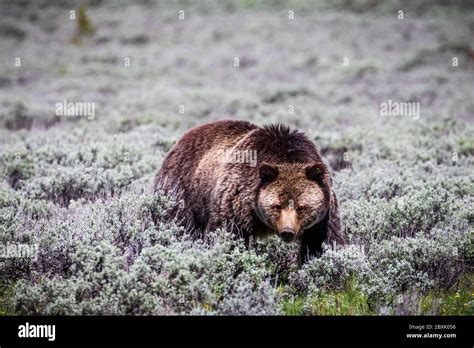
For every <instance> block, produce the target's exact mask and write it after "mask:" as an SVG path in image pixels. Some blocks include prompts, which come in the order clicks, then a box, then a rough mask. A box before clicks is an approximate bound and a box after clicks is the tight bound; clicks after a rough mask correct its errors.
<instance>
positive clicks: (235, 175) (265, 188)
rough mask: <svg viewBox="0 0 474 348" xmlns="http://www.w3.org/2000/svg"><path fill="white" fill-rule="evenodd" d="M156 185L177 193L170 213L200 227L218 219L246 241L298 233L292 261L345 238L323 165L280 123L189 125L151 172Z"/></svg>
mask: <svg viewBox="0 0 474 348" xmlns="http://www.w3.org/2000/svg"><path fill="white" fill-rule="evenodd" d="M253 155H256V156H253ZM157 191H164V192H167V193H169V194H170V195H175V196H178V197H179V200H181V208H180V209H176V211H175V215H176V216H177V218H178V220H177V221H180V222H181V223H182V224H183V225H184V226H185V227H187V228H189V229H192V230H193V231H196V232H198V233H200V234H203V235H206V233H207V232H209V231H213V230H215V229H217V228H219V227H223V228H227V229H230V230H232V231H236V233H238V234H239V235H240V236H242V237H243V238H244V240H245V242H246V245H248V243H249V238H250V237H251V236H254V237H258V236H263V235H268V234H271V233H273V234H275V233H276V234H277V235H278V236H280V237H281V238H282V239H283V240H284V241H285V242H292V241H299V243H300V254H299V262H300V264H303V263H304V262H305V261H307V260H308V259H309V258H310V257H312V256H318V255H320V254H321V252H322V243H323V242H324V241H326V242H328V243H330V244H334V243H337V244H344V243H345V238H344V235H343V234H342V232H341V226H340V218H339V209H338V203H337V199H336V195H335V194H334V191H333V190H332V181H331V178H330V175H329V172H328V169H327V167H326V165H325V164H324V163H323V161H322V160H321V157H320V156H319V153H318V151H317V150H316V147H315V145H314V144H313V143H312V142H311V141H310V140H309V139H308V138H307V137H306V136H305V135H304V134H303V133H302V132H299V131H296V130H290V129H289V128H288V127H285V126H283V125H281V124H278V125H269V126H265V127H258V126H256V125H254V124H251V123H249V122H245V121H231V120H224V121H216V122H212V123H209V124H205V125H202V126H198V127H195V128H193V129H191V130H189V131H188V132H187V133H185V134H184V135H183V137H182V138H181V139H180V140H179V141H178V143H177V144H176V145H175V146H174V148H173V149H172V150H171V151H170V152H169V154H168V155H167V157H166V158H165V160H164V162H163V165H162V167H161V169H160V171H159V172H158V173H157V176H156V180H155V192H157Z"/></svg>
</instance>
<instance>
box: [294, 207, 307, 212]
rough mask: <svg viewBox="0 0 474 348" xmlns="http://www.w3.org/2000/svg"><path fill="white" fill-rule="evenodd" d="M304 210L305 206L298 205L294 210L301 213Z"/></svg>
mask: <svg viewBox="0 0 474 348" xmlns="http://www.w3.org/2000/svg"><path fill="white" fill-rule="evenodd" d="M305 210H306V207H298V208H296V212H297V213H302V212H304V211H305Z"/></svg>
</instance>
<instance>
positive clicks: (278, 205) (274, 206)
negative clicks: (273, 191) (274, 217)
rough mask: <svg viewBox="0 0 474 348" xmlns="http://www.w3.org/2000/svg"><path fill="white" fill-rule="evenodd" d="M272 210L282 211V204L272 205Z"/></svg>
mask: <svg viewBox="0 0 474 348" xmlns="http://www.w3.org/2000/svg"><path fill="white" fill-rule="evenodd" d="M272 209H275V210H280V209H281V205H280V204H273V205H272Z"/></svg>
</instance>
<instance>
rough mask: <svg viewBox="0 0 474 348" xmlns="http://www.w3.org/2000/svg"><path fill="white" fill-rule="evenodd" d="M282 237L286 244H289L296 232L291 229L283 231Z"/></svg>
mask: <svg viewBox="0 0 474 348" xmlns="http://www.w3.org/2000/svg"><path fill="white" fill-rule="evenodd" d="M280 236H281V238H282V239H283V240H284V241H285V242H289V241H291V240H292V239H293V237H294V236H295V231H293V230H292V229H291V228H284V229H283V230H282V231H281V233H280Z"/></svg>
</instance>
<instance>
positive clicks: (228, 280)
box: [0, 0, 474, 315]
mask: <svg viewBox="0 0 474 348" xmlns="http://www.w3.org/2000/svg"><path fill="white" fill-rule="evenodd" d="M12 3H13V1H12ZM414 3H415V4H414ZM439 3H440V4H438V2H437V1H434V2H433V1H426V2H424V1H417V2H411V1H402V0H400V1H389V2H386V1H384V2H379V1H342V0H340V1H321V2H309V1H298V0H293V1H288V2H285V1H277V0H273V1H267V2H260V1H252V0H246V1H244V0H242V1H219V2H218V1H212V0H207V1H198V2H193V1H174V2H173V1H163V2H157V3H155V2H152V1H141V2H138V3H137V4H130V3H129V2H126V1H110V2H107V1H90V2H85V4H86V5H85V6H84V7H82V8H80V9H79V8H77V7H75V5H73V4H72V2H69V1H58V2H57V3H56V4H51V2H48V1H34V2H32V4H24V3H17V4H9V3H8V2H5V1H4V2H2V3H1V4H0V11H1V13H2V16H1V18H0V314H47V315H55V314H65V315H76V314H85V315H88V314H99V315H102V314H119V315H122V314H123V315H147V314H155V315H156V314H211V315H213V314H217V315H221V314H250V315H266V314H269V315H273V314H290V315H293V314H297V315H300V314H304V315H332V314H335V315H360V314H367V315H380V314H389V315H403V314H442V315H443V314H463V315H473V314H474V275H473V268H472V255H473V252H472V233H473V222H474V210H473V203H474V197H473V192H474V170H473V168H474V159H473V156H474V126H473V121H474V98H473V96H474V95H473V91H474V39H473V38H474V15H473V14H474V7H473V6H472V5H469V2H468V1H465V2H464V1H458V2H456V6H454V5H444V3H445V2H443V1H439ZM71 10H74V11H75V12H73V13H72V12H70V11H71ZM180 11H183V12H180ZM289 11H293V12H289ZM399 11H402V12H399ZM293 15H294V16H293ZM400 17H403V18H400ZM389 101H391V102H395V103H401V102H406V103H414V104H413V105H419V108H420V109H419V114H418V113H415V111H413V110H412V111H411V113H408V114H407V115H401V116H393V115H392V116H389V115H384V113H383V112H381V103H382V104H383V103H388V102H389ZM68 102H73V103H94V104H93V105H94V108H95V109H94V113H93V114H88V115H83V116H61V115H58V114H57V113H56V106H57V104H58V103H68ZM89 105H91V104H89ZM218 119H242V120H248V121H251V122H254V123H257V124H259V125H264V124H269V123H275V122H281V123H284V124H286V125H289V126H291V127H292V128H298V129H300V130H303V131H304V132H305V133H306V134H307V135H308V136H309V137H310V138H311V139H312V140H314V142H315V143H316V145H317V147H318V148H319V149H320V152H321V154H322V155H323V158H324V160H325V161H326V162H327V163H328V164H329V165H330V167H331V170H332V172H333V180H334V185H335V191H336V193H337V195H338V198H339V202H340V209H341V218H342V224H343V227H344V229H345V232H346V234H347V236H348V239H349V242H350V243H349V245H348V246H347V247H345V248H343V249H340V250H336V251H334V250H327V251H326V253H325V254H324V255H323V256H322V257H321V258H318V259H313V260H312V261H311V262H309V263H307V264H306V265H305V266H304V267H303V268H301V269H300V268H298V266H297V263H296V262H295V260H296V252H297V250H296V249H297V248H296V246H295V245H287V244H284V243H283V242H281V241H280V240H279V239H277V238H270V239H268V240H263V241H253V242H252V245H251V246H250V248H249V249H246V248H245V247H244V245H243V243H242V242H240V241H236V240H234V239H233V238H232V236H231V235H230V234H229V233H228V232H226V231H215V232H214V234H213V235H212V236H211V238H209V240H206V241H205V242H204V241H200V240H192V239H191V238H190V236H189V235H188V234H187V233H186V232H185V231H183V230H182V229H181V228H179V227H178V226H177V225H176V224H175V223H173V222H162V223H160V224H158V225H155V224H153V223H152V222H151V221H152V219H151V217H152V216H158V217H159V216H162V215H163V214H164V212H165V211H166V209H167V207H169V205H170V204H172V202H171V200H170V199H169V198H168V197H164V196H159V195H153V194H151V187H152V183H153V178H154V175H155V173H156V171H157V170H158V169H159V167H160V165H161V163H162V161H163V158H164V156H165V155H166V153H167V152H168V151H169V150H170V148H171V147H172V146H173V144H174V143H175V142H176V141H177V140H178V139H179V138H180V136H181V135H182V134H183V133H184V132H185V131H186V130H188V129H189V128H191V127H193V126H195V125H198V124H202V123H206V122H209V121H212V120H218ZM183 171H186V168H183ZM19 246H26V247H31V248H33V249H34V257H12V254H11V253H12V250H13V249H12V248H15V247H17V248H18V247H19ZM17 251H18V250H17ZM8 252H10V254H8ZM7 254H8V255H7ZM6 256H9V257H6Z"/></svg>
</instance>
